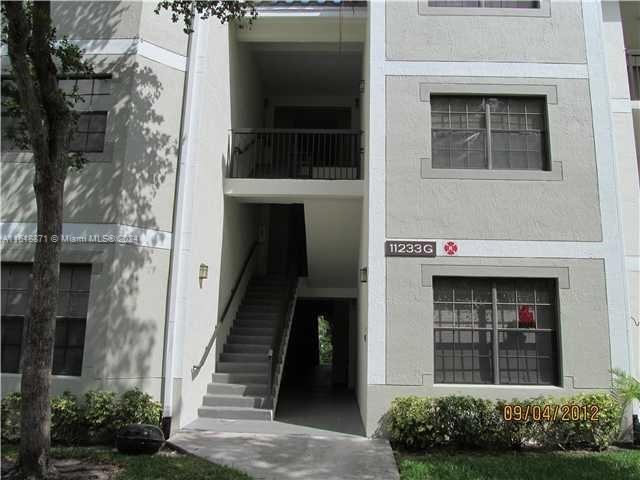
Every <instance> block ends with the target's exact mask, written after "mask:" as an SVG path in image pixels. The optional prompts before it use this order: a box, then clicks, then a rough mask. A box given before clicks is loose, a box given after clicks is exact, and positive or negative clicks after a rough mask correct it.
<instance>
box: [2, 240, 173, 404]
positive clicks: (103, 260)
mask: <svg viewBox="0 0 640 480" xmlns="http://www.w3.org/2000/svg"><path fill="white" fill-rule="evenodd" d="M1 255H2V260H3V261H19V262H30V261H32V260H33V247H32V246H27V245H24V244H23V245H16V244H13V245H11V244H4V245H3V247H2V252H1ZM61 260H62V262H65V263H67V262H68V263H90V264H91V265H92V272H91V285H90V289H91V293H90V296H89V308H88V312H87V324H86V335H85V347H84V357H83V363H82V375H81V376H80V377H70V376H54V377H53V382H52V387H53V392H54V393H56V394H57V393H61V392H62V391H64V390H70V391H71V392H74V393H83V392H84V391H86V390H89V389H110V390H115V391H121V390H125V389H127V388H133V387H139V388H142V389H144V390H145V391H147V392H148V393H150V394H151V395H153V396H154V397H155V398H156V399H158V400H159V399H160V390H161V379H162V356H163V338H164V326H165V302H164V300H165V298H166V294H167V278H168V271H169V251H168V250H159V249H154V248H140V247H135V246H124V245H106V244H104V245H88V244H83V245H69V244H67V245H64V246H63V250H62V257H61ZM1 379H2V392H3V393H6V392H10V391H14V390H17V389H19V385H20V375H18V374H3V375H2V376H1Z"/></svg>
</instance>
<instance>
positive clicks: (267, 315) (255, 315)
mask: <svg viewBox="0 0 640 480" xmlns="http://www.w3.org/2000/svg"><path fill="white" fill-rule="evenodd" d="M280 316H281V314H280V312H264V311H263V312H245V311H241V310H239V311H238V313H237V314H236V318H238V319H240V318H242V319H249V320H270V321H272V322H273V321H275V320H277V319H278V318H280Z"/></svg>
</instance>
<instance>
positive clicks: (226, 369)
mask: <svg viewBox="0 0 640 480" xmlns="http://www.w3.org/2000/svg"><path fill="white" fill-rule="evenodd" d="M268 371H269V363H268V362H266V361H264V362H260V363H247V362H218V365H216V373H265V374H266V373H267V372H268Z"/></svg>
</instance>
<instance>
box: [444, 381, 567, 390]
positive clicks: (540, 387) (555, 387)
mask: <svg viewBox="0 0 640 480" xmlns="http://www.w3.org/2000/svg"><path fill="white" fill-rule="evenodd" d="M433 386H434V388H458V387H461V388H490V389H500V388H506V389H510V390H516V389H523V388H524V389H527V390H529V389H533V390H554V391H562V390H564V387H560V386H558V385H496V384H495V383H434V384H433Z"/></svg>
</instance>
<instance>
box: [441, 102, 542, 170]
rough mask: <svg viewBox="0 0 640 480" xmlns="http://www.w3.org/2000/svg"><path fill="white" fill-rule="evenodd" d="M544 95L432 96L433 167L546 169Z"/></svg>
mask: <svg viewBox="0 0 640 480" xmlns="http://www.w3.org/2000/svg"><path fill="white" fill-rule="evenodd" d="M546 125H547V118H546V103H545V99H544V97H528V96H509V97H507V96H501V97H493V96H492V97H488V96H475V95H459V96H453V95H432V96H431V156H432V167H433V168H440V169H458V168H459V169H484V170H549V165H550V162H549V159H548V153H547V150H548V149H547V128H546Z"/></svg>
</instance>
